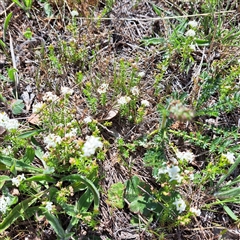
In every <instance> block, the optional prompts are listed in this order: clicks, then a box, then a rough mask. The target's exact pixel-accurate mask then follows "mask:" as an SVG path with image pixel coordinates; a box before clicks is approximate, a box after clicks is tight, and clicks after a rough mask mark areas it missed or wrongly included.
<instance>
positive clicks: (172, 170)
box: [167, 166, 182, 183]
mask: <svg viewBox="0 0 240 240" xmlns="http://www.w3.org/2000/svg"><path fill="white" fill-rule="evenodd" d="M167 172H168V175H169V177H170V178H171V179H170V181H173V180H176V181H177V182H178V183H180V182H181V181H182V177H181V176H180V174H179V172H180V168H179V167H178V166H172V167H167Z"/></svg>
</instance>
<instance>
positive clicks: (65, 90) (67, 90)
mask: <svg viewBox="0 0 240 240" xmlns="http://www.w3.org/2000/svg"><path fill="white" fill-rule="evenodd" d="M73 92H74V91H73V89H71V88H69V87H61V93H62V94H63V95H72V94H73Z"/></svg>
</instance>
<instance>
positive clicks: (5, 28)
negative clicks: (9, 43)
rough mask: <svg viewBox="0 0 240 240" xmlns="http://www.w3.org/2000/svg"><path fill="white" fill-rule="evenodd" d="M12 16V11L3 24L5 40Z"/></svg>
mask: <svg viewBox="0 0 240 240" xmlns="http://www.w3.org/2000/svg"><path fill="white" fill-rule="evenodd" d="M11 18H12V12H10V13H9V14H8V15H7V17H6V18H5V21H4V24H3V41H4V42H5V40H6V33H7V29H8V26H9V22H10V20H11Z"/></svg>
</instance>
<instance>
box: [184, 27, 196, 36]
mask: <svg viewBox="0 0 240 240" xmlns="http://www.w3.org/2000/svg"><path fill="white" fill-rule="evenodd" d="M195 35H196V32H195V31H194V30H192V29H189V30H188V31H187V32H186V33H185V36H186V37H194V36H195Z"/></svg>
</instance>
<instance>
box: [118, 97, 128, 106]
mask: <svg viewBox="0 0 240 240" xmlns="http://www.w3.org/2000/svg"><path fill="white" fill-rule="evenodd" d="M130 100H131V98H130V97H128V96H124V97H120V98H119V99H118V101H117V102H118V104H120V105H124V104H127V103H129V102H130Z"/></svg>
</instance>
